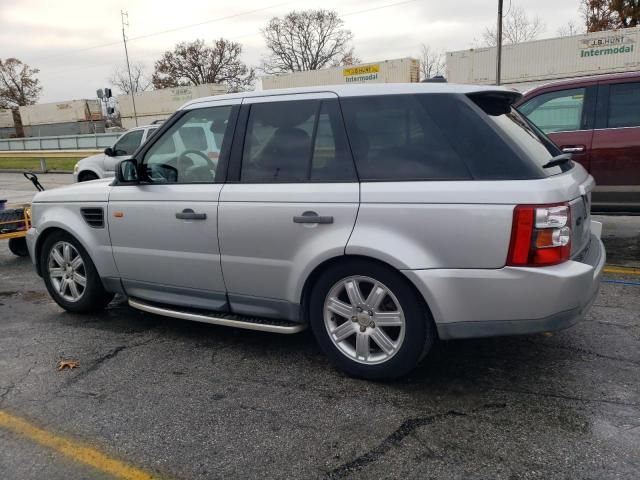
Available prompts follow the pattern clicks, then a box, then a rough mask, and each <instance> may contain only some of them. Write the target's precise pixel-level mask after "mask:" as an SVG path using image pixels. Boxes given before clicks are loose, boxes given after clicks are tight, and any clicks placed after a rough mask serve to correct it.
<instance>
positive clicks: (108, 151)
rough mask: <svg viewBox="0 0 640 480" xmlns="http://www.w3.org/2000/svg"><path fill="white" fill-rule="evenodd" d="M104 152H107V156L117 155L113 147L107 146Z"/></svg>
mask: <svg viewBox="0 0 640 480" xmlns="http://www.w3.org/2000/svg"><path fill="white" fill-rule="evenodd" d="M104 154H105V155H106V156H107V157H115V152H114V151H113V148H111V147H107V148H105V149H104Z"/></svg>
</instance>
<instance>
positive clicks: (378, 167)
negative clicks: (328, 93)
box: [342, 93, 569, 180]
mask: <svg viewBox="0 0 640 480" xmlns="http://www.w3.org/2000/svg"><path fill="white" fill-rule="evenodd" d="M342 105H343V113H344V116H345V121H346V124H347V133H348V134H349V141H350V142H351V148H352V150H353V153H354V156H355V159H356V166H357V168H358V175H359V176H360V178H361V179H363V180H464V179H471V178H473V179H476V180H524V179H535V178H544V177H545V176H548V175H551V174H555V173H560V171H561V169H560V168H559V167H554V168H552V169H543V168H542V165H543V164H545V163H546V162H548V161H549V160H550V159H551V158H552V157H553V156H555V155H557V154H558V153H559V152H557V148H556V147H555V146H554V145H553V144H552V143H551V142H550V141H549V140H548V139H547V138H546V137H545V136H544V135H543V134H542V133H541V132H540V131H539V130H537V129H536V128H535V127H534V126H533V125H531V124H530V123H529V122H527V120H526V119H525V118H524V117H523V116H521V115H520V114H518V112H517V111H516V110H515V109H513V108H512V107H510V99H509V97H504V96H500V95H498V96H497V97H491V96H487V95H480V96H476V97H471V96H469V97H467V96H465V95H461V94H451V93H438V94H415V95H385V96H380V97H351V98H346V99H343V100H342ZM566 168H569V167H566Z"/></svg>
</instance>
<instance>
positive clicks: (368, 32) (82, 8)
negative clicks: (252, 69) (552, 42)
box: [0, 0, 581, 101]
mask: <svg viewBox="0 0 640 480" xmlns="http://www.w3.org/2000/svg"><path fill="white" fill-rule="evenodd" d="M396 1H400V0H396ZM390 3H395V1H394V0H375V1H370V0H354V1H350V2H348V3H347V2H344V1H339V0H324V1H320V0H297V1H295V0H294V1H289V2H278V1H277V0H271V2H268V3H265V2H259V1H257V0H245V1H243V2H237V1H235V2H234V1H231V0H225V1H223V2H211V1H210V0H181V1H180V2H179V3H178V4H177V3H176V2H175V1H169V0H129V2H128V3H126V4H124V5H126V8H127V9H128V12H129V23H130V27H129V29H128V36H129V37H130V38H131V41H130V43H129V56H130V59H131V61H134V62H138V61H142V62H143V63H145V64H146V65H147V67H148V68H149V69H151V68H152V66H153V63H154V61H155V60H156V59H157V58H158V57H159V56H160V55H161V53H162V52H163V51H165V50H167V49H170V48H172V47H173V46H174V45H175V44H176V43H177V42H180V41H190V40H194V39H196V38H202V39H204V40H205V41H208V42H210V41H212V40H213V39H215V38H219V37H224V38H229V39H232V40H235V41H238V42H240V43H242V44H243V47H244V60H245V61H246V62H247V63H249V64H250V65H256V64H258V63H259V61H260V58H261V57H262V56H263V55H265V54H266V51H265V49H264V43H263V40H262V37H261V35H260V33H259V30H260V28H262V27H263V26H264V25H265V24H266V22H267V21H268V20H269V18H271V17H272V16H276V15H278V16H281V15H285V14H286V13H287V12H289V11H291V10H300V9H307V8H327V9H335V10H337V11H338V12H339V13H340V14H343V15H344V16H343V18H344V21H345V25H346V27H347V28H349V29H350V30H351V31H352V32H353V34H354V45H355V47H356V53H357V54H358V56H360V57H361V58H363V59H364V60H365V61H375V60H383V59H390V58H400V57H407V56H414V55H417V53H418V51H419V46H420V44H421V43H426V44H428V45H430V46H432V47H433V48H435V49H437V50H442V51H446V50H449V51H451V50H460V49H465V48H470V47H471V45H472V43H473V42H474V39H476V38H480V36H481V32H482V30H483V29H484V28H485V27H486V26H487V25H492V24H493V23H494V22H495V17H496V11H495V9H496V5H495V3H496V2H493V1H488V0H466V1H465V2H458V3H455V4H452V3H451V2H443V1H440V0H429V1H424V0H418V1H415V2H410V3H403V4H402V5H397V6H393V7H389V8H378V7H380V6H385V5H388V4H390ZM513 3H514V4H515V3H517V4H518V5H519V6H521V7H522V8H524V9H525V11H527V12H528V13H529V14H530V15H532V16H535V15H537V16H539V17H540V18H541V19H542V20H543V21H545V22H546V23H547V29H546V31H545V34H544V35H543V36H554V34H555V32H556V30H557V28H558V27H559V26H560V25H563V24H565V23H566V22H567V21H568V20H574V21H575V22H576V23H578V24H579V23H581V19H580V18H579V15H578V13H577V9H578V0H573V1H571V2H558V1H557V0H519V1H516V0H513ZM265 7H269V8H267V9H266V10H261V11H254V12H251V13H246V12H249V11H251V10H257V9H263V8H265ZM507 7H508V5H505V9H506V8H507ZM365 10H366V11H365ZM238 14H242V15H238ZM231 15H238V16H236V17H234V18H230V19H226V20H223V21H210V22H207V23H204V24H202V25H197V26H191V27H189V28H181V29H179V30H175V31H171V32H166V33H158V34H154V35H152V36H147V37H145V38H139V39H138V38H137V37H140V36H146V35H148V34H151V33H157V32H163V31H166V30H172V29H175V28H176V27H180V26H186V25H192V24H196V23H200V22H205V21H207V20H213V19H216V18H220V17H226V16H231ZM0 18H2V29H1V30H0V58H6V57H10V56H13V57H18V58H20V59H21V60H23V61H25V62H27V63H29V64H30V65H31V66H33V67H36V68H40V74H39V78H40V80H41V82H42V84H43V86H44V92H43V97H42V101H60V100H66V99H72V98H82V97H90V98H92V97H93V96H95V90H96V89H97V88H103V87H105V86H106V85H107V78H108V77H109V76H110V74H111V73H112V71H113V70H114V69H115V68H117V67H121V66H122V65H123V64H124V49H123V46H122V41H121V40H122V33H121V26H120V5H117V4H114V3H112V2H105V1H86V0H58V1H56V2H52V1H51V0H20V1H19V2H18V1H17V0H12V1H7V0H0ZM105 44H109V45H108V46H102V45H105ZM97 46H99V47H97ZM92 47H97V48H92Z"/></svg>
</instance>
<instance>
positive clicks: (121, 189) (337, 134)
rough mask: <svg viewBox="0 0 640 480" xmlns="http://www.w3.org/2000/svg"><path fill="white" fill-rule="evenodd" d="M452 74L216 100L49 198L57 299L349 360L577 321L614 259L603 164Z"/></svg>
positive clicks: (44, 231)
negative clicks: (609, 256) (590, 161)
mask: <svg viewBox="0 0 640 480" xmlns="http://www.w3.org/2000/svg"><path fill="white" fill-rule="evenodd" d="M518 98H519V94H518V93H516V92H514V91H511V90H506V89H501V88H497V87H476V86H462V85H451V84H448V85H447V84H398V85H390V84H387V85H375V86H335V87H324V88H305V89H295V90H282V91H270V92H252V93H241V94H234V95H224V96H217V97H212V98H208V99H198V100H195V101H192V102H190V103H188V104H186V105H185V106H183V107H182V108H181V109H180V111H179V112H178V113H177V114H175V115H174V116H173V117H172V118H171V119H170V120H169V121H167V122H166V123H165V124H164V125H163V126H162V127H161V129H160V131H159V132H158V133H157V134H156V135H154V137H153V138H152V139H151V140H150V141H149V142H146V143H145V144H144V145H143V146H142V147H141V148H140V149H139V150H138V151H136V152H135V154H134V156H133V158H132V159H129V160H124V161H122V162H121V163H120V165H119V167H118V168H117V170H116V179H115V181H110V180H105V181H102V182H100V181H96V182H92V184H91V185H86V184H77V185H74V186H71V187H66V188H60V189H55V190H50V191H46V192H43V193H40V194H38V195H37V196H36V198H35V200H34V203H33V209H32V215H33V228H32V229H31V230H30V231H29V233H28V245H29V250H30V253H31V257H32V259H33V262H34V263H35V266H36V269H37V271H38V273H39V274H40V275H41V276H42V277H43V278H44V281H45V283H46V286H47V288H48V290H49V292H50V294H51V296H52V297H53V298H54V300H55V301H56V302H58V304H59V305H60V306H62V307H63V308H64V309H66V310H69V311H72V312H89V311H94V310H97V309H101V308H103V307H104V306H105V305H106V304H107V303H108V302H109V301H110V300H111V299H112V297H113V295H114V294H115V293H120V294H122V295H125V296H126V297H128V301H129V305H131V306H132V307H133V308H137V309H140V310H144V311H147V312H152V313H155V314H159V315H167V316H171V317H176V318H181V319H186V320H195V321H200V322H207V323H212V324H219V325H227V326H234V327H239V328H247V329H255V330H263V331H269V332H278V333H293V332H298V331H300V330H302V329H303V328H304V327H305V326H307V325H309V326H311V328H312V330H313V333H314V335H315V337H316V339H317V341H318V343H319V344H320V346H321V347H322V349H323V350H324V351H325V352H326V354H327V355H328V356H329V358H330V359H331V360H332V361H333V362H334V363H335V364H336V365H337V366H339V367H340V368H342V369H344V370H345V371H347V372H348V373H349V374H351V375H354V376H358V377H364V378H388V377H395V376H399V375H403V374H405V373H407V372H408V371H409V370H411V369H412V368H413V367H414V366H415V365H416V364H417V363H418V361H419V360H420V359H421V358H422V357H423V356H424V355H425V354H426V353H427V352H428V351H429V349H430V347H431V346H432V345H433V343H434V341H435V340H436V339H438V338H439V339H442V340H446V339H455V338H469V337H482V336H495V335H511V334H526V333H534V332H542V331H548V330H554V329H560V328H564V327H568V326H570V325H572V324H573V323H575V322H576V321H578V320H579V319H580V318H581V317H582V316H583V315H584V313H585V311H586V310H587V309H588V308H589V306H590V304H591V302H592V301H593V299H594V297H595V295H596V293H597V291H598V287H599V283H600V275H601V272H602V267H603V264H604V261H605V251H604V247H603V245H602V242H601V241H600V231H601V225H600V224H599V223H597V222H594V221H592V220H591V218H590V214H589V211H590V208H589V207H590V195H591V191H592V190H593V187H594V182H593V179H592V177H591V176H589V174H588V173H587V172H586V171H585V170H584V169H583V168H582V167H581V166H580V165H579V164H577V163H574V162H572V161H571V159H570V157H569V156H568V155H562V154H561V152H559V151H558V150H557V148H556V147H555V146H554V145H553V144H552V143H550V142H549V140H548V139H547V138H546V137H545V136H544V134H542V133H541V132H540V131H539V130H538V129H537V128H536V127H534V126H533V125H532V124H531V123H529V122H528V121H527V120H526V119H525V118H524V117H523V116H521V115H520V114H519V113H518V112H517V111H516V110H515V109H514V108H512V107H511V105H512V104H513V102H515V101H516V100H517V99H518Z"/></svg>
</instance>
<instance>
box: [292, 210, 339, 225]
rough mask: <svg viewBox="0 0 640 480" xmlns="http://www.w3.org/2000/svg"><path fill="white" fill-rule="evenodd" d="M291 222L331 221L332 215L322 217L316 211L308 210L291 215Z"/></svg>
mask: <svg viewBox="0 0 640 480" xmlns="http://www.w3.org/2000/svg"><path fill="white" fill-rule="evenodd" d="M293 223H324V224H326V223H333V217H330V216H329V217H324V216H321V215H318V214H317V213H316V212H311V211H308V212H304V213H303V214H302V215H296V216H295V217H293Z"/></svg>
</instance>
